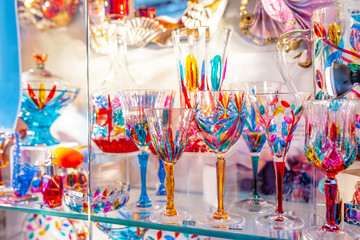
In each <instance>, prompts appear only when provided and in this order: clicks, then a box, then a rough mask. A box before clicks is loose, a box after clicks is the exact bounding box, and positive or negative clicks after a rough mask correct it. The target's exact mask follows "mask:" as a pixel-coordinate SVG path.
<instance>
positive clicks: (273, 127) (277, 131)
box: [249, 93, 311, 230]
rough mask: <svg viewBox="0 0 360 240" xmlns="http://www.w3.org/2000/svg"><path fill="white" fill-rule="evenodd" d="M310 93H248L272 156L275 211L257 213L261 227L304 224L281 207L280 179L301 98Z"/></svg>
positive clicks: (298, 116)
mask: <svg viewBox="0 0 360 240" xmlns="http://www.w3.org/2000/svg"><path fill="white" fill-rule="evenodd" d="M310 96H311V94H310V93H259V94H251V95H249V100H250V102H251V105H252V106H253V107H254V109H255V112H256V114H257V116H258V118H259V121H260V123H261V126H262V127H263V128H264V131H265V133H266V139H267V141H268V144H269V147H270V151H271V153H272V155H273V161H274V168H275V177H276V179H275V181H276V200H277V205H276V211H275V213H273V214H267V215H260V216H258V217H257V218H256V223H257V224H259V225H260V226H262V227H264V228H269V229H279V230H295V229H301V228H302V227H303V226H304V221H303V220H302V219H300V218H298V217H296V216H293V215H291V214H287V213H285V212H284V210H283V181H284V171H285V164H286V157H287V153H288V151H289V149H290V144H291V140H292V139H293V137H294V131H295V130H296V128H297V124H298V122H299V121H300V119H301V116H302V113H303V109H304V108H303V101H305V100H307V99H308V98H310Z"/></svg>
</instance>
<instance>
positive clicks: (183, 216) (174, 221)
mask: <svg viewBox="0 0 360 240" xmlns="http://www.w3.org/2000/svg"><path fill="white" fill-rule="evenodd" d="M176 211H177V215H176V216H172V217H169V216H166V215H165V214H164V210H158V211H156V212H153V213H152V214H151V215H150V218H149V219H150V221H152V222H154V223H161V224H168V225H182V221H183V220H189V219H190V218H191V215H190V213H188V212H185V211H182V210H176Z"/></svg>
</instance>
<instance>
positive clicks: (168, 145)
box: [145, 108, 194, 224]
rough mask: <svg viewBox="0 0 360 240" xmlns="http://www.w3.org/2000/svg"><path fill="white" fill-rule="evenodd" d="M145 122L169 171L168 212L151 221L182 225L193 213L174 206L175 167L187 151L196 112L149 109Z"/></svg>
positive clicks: (161, 213) (167, 180)
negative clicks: (191, 124) (192, 121)
mask: <svg viewBox="0 0 360 240" xmlns="http://www.w3.org/2000/svg"><path fill="white" fill-rule="evenodd" d="M145 114H146V119H147V122H148V126H149V132H150V136H151V141H152V144H153V146H154V149H155V151H156V153H157V155H158V156H159V158H160V159H161V160H162V161H163V162H164V163H165V168H166V182H165V186H166V193H167V204H166V208H165V211H164V210H159V211H156V212H153V213H152V214H151V215H150V220H151V221H153V222H157V223H163V224H181V222H182V220H187V219H189V218H190V214H189V213H187V212H184V211H180V210H176V209H175V206H174V190H175V181H174V167H175V164H176V162H177V161H178V160H179V159H180V157H181V155H182V153H183V152H184V150H185V147H186V144H187V140H188V134H189V129H190V123H191V120H192V119H193V115H194V109H186V108H179V109H175V108H173V109H166V108H165V109H146V110H145Z"/></svg>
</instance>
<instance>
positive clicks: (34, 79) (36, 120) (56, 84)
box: [20, 55, 79, 146]
mask: <svg viewBox="0 0 360 240" xmlns="http://www.w3.org/2000/svg"><path fill="white" fill-rule="evenodd" d="M33 57H34V59H35V60H36V69H31V70H30V71H29V72H26V73H24V74H23V76H22V79H23V87H22V90H23V94H22V100H21V112H20V117H21V118H22V119H23V120H24V121H25V123H26V124H27V126H28V128H29V131H28V134H27V136H26V137H25V139H24V140H23V141H22V145H26V146H35V145H40V144H46V145H48V146H51V145H55V144H58V143H59V142H60V141H59V140H57V139H55V138H54V137H53V136H52V135H51V133H50V127H51V125H52V124H53V122H54V121H55V120H56V119H57V118H58V117H59V116H60V112H59V110H60V109H62V108H63V107H65V106H67V105H69V104H70V103H72V102H73V101H74V99H75V98H76V96H77V95H78V93H79V89H78V88H76V87H71V86H70V85H68V84H66V83H63V82H61V78H59V77H56V76H54V75H52V74H51V73H50V72H48V71H46V70H45V69H44V63H45V61H46V58H47V55H41V56H40V55H34V56H33Z"/></svg>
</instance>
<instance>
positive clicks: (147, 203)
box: [136, 150, 152, 208]
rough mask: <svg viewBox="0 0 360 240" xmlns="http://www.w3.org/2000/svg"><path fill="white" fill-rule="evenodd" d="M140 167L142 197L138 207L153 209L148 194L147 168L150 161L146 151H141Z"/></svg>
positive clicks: (139, 157) (137, 204)
mask: <svg viewBox="0 0 360 240" xmlns="http://www.w3.org/2000/svg"><path fill="white" fill-rule="evenodd" d="M138 159H139V165H140V174H141V195H140V199H139V201H137V203H136V206H138V207H143V208H147V207H151V206H152V204H151V201H150V199H149V197H148V195H147V193H146V168H147V163H148V159H149V154H148V153H147V152H145V151H144V150H140V154H139V155H138Z"/></svg>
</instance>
